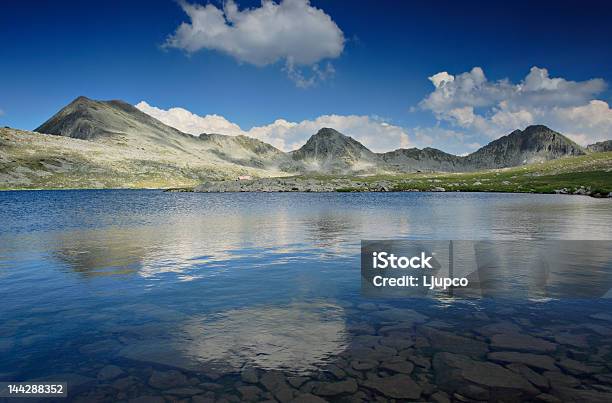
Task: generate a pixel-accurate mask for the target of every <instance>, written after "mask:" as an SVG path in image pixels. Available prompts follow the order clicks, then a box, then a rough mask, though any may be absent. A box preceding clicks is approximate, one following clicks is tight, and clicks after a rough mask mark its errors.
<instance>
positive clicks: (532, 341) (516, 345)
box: [491, 333, 557, 352]
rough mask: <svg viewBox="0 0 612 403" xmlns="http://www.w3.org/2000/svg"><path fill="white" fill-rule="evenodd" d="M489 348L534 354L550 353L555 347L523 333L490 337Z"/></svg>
mask: <svg viewBox="0 0 612 403" xmlns="http://www.w3.org/2000/svg"><path fill="white" fill-rule="evenodd" d="M491 347H496V348H502V349H509V350H519V351H534V352H551V351H555V350H556V349H557V345H556V344H554V343H551V342H549V341H546V340H543V339H539V338H537V337H533V336H530V335H528V334H524V333H502V334H496V335H494V336H493V337H491Z"/></svg>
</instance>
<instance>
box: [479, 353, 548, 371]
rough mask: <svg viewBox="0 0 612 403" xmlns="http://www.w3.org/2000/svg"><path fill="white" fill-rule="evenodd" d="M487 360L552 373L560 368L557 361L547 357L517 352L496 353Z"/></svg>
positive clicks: (491, 354)
mask: <svg viewBox="0 0 612 403" xmlns="http://www.w3.org/2000/svg"><path fill="white" fill-rule="evenodd" d="M487 358H488V359H489V360H491V361H496V362H501V363H505V364H507V363H510V364H511V363H519V364H525V365H528V366H530V367H533V368H539V369H546V370H550V371H555V370H558V368H557V367H556V366H555V360H554V359H553V358H552V357H550V356H547V355H540V354H532V353H519V352H515V351H496V352H493V353H489V354H488V355H487Z"/></svg>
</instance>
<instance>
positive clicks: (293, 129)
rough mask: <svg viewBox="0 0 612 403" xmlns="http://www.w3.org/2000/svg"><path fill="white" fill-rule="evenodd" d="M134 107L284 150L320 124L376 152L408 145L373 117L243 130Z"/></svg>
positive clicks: (191, 128)
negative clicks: (262, 142)
mask: <svg viewBox="0 0 612 403" xmlns="http://www.w3.org/2000/svg"><path fill="white" fill-rule="evenodd" d="M136 107H137V108H138V109H140V110H141V111H143V112H144V113H146V114H148V115H150V116H153V117H154V118H156V119H158V120H160V121H161V122H163V123H165V124H167V125H168V126H172V127H175V128H177V129H179V130H181V131H183V132H185V133H190V134H193V135H196V136H197V135H199V134H201V133H219V134H227V135H240V134H242V135H245V136H250V137H254V138H257V139H260V140H262V141H265V142H267V143H269V144H272V145H273V146H275V147H277V148H279V149H281V150H284V151H291V150H295V149H297V148H299V147H301V146H302V145H303V144H304V143H305V142H306V141H307V140H308V138H310V136H312V135H313V134H315V133H316V132H317V131H318V130H319V129H321V128H323V127H331V128H334V129H336V130H338V131H339V132H341V133H343V134H346V135H347V136H351V137H353V138H354V139H356V140H358V141H360V142H361V143H362V144H364V145H365V146H366V147H368V148H369V149H371V150H372V151H376V152H384V151H389V150H394V149H397V148H400V147H403V148H406V147H408V146H409V145H410V144H411V142H410V139H409V136H408V132H407V131H406V130H405V129H404V128H402V127H400V126H396V125H393V124H390V123H389V122H387V121H385V120H384V119H382V118H379V117H373V116H365V115H323V116H319V117H317V118H316V119H312V120H308V119H307V120H302V121H300V122H290V121H287V120H285V119H277V120H275V121H274V122H272V123H270V124H267V125H263V126H254V127H252V128H250V129H248V130H244V129H242V128H241V127H240V126H239V125H237V124H236V123H233V122H231V121H229V120H228V119H226V118H224V117H223V116H219V115H206V116H199V115H197V114H194V113H192V112H190V111H188V110H186V109H183V108H170V109H161V108H157V107H155V106H151V105H149V104H148V103H146V102H144V101H141V102H139V103H138V104H136Z"/></svg>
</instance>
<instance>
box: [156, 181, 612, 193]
mask: <svg viewBox="0 0 612 403" xmlns="http://www.w3.org/2000/svg"><path fill="white" fill-rule="evenodd" d="M440 182H441V181H440V180H436V179H428V180H426V181H423V180H420V181H417V180H412V179H407V180H406V179H404V180H395V181H394V180H366V179H365V178H364V179H363V180H361V179H350V178H331V179H316V178H299V177H287V178H282V177H281V178H261V179H251V180H223V181H208V182H204V183H202V184H200V185H198V186H196V187H194V188H171V189H166V191H167V192H196V193H240V192H259V193H282V192H313V193H332V192H375V193H379V192H484V193H536V194H564V195H578V196H591V197H594V198H612V192H610V193H600V192H597V191H594V190H592V189H591V187H590V186H586V187H585V186H579V187H575V188H574V187H563V188H560V189H553V191H546V192H542V191H534V190H530V189H497V188H492V189H487V188H486V181H485V180H483V181H475V182H473V183H466V182H465V181H464V182H455V183H450V184H446V183H445V184H444V186H442V185H441V184H440ZM504 182H506V181H504ZM483 185H484V187H483ZM504 185H506V186H507V185H510V183H504Z"/></svg>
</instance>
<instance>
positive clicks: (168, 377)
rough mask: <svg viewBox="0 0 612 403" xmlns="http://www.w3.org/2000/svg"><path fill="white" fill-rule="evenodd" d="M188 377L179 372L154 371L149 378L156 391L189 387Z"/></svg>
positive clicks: (172, 370)
mask: <svg viewBox="0 0 612 403" xmlns="http://www.w3.org/2000/svg"><path fill="white" fill-rule="evenodd" d="M188 384H189V381H188V380H187V377H186V376H185V375H184V374H183V373H182V372H179V371H177V370H174V369H171V370H169V371H153V374H151V377H150V378H149V385H150V386H151V387H153V388H155V389H171V388H175V387H178V386H185V385H188Z"/></svg>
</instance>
